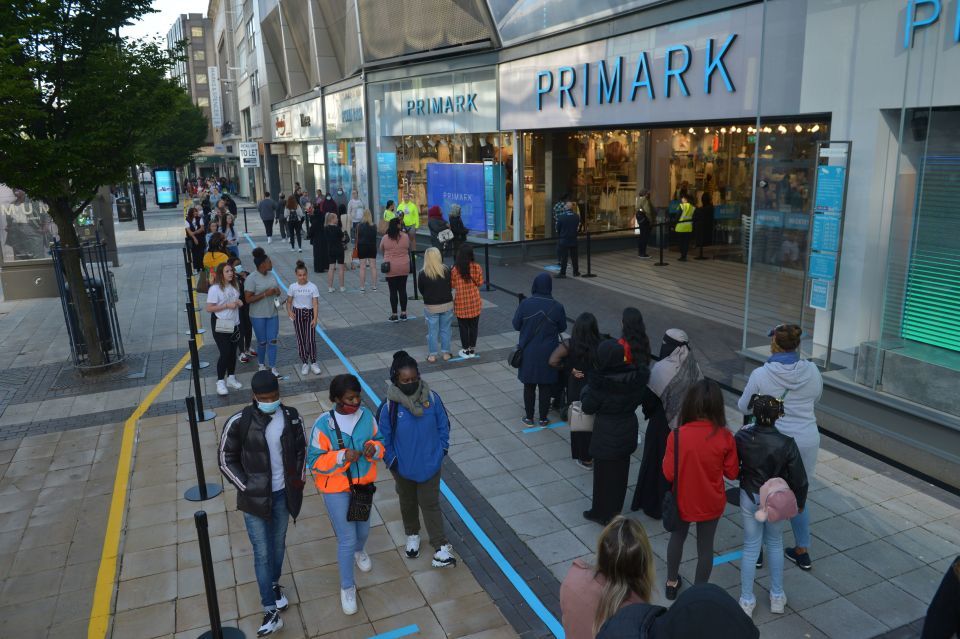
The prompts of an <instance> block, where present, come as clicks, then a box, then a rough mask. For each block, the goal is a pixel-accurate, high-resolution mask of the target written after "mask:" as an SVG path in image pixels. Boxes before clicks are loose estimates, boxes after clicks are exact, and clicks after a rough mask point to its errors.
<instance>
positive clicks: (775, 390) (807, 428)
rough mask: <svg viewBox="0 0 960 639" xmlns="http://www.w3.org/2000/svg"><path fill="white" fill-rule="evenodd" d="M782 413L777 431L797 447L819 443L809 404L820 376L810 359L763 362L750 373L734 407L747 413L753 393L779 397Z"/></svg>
mask: <svg viewBox="0 0 960 639" xmlns="http://www.w3.org/2000/svg"><path fill="white" fill-rule="evenodd" d="M784 391H789V392H788V393H787V394H786V397H784V399H783V407H784V412H785V414H784V416H783V417H781V418H780V419H779V420H777V424H776V426H777V430H779V431H780V432H781V433H783V434H784V435H789V436H790V437H793V438H794V440H796V442H797V446H798V447H800V448H810V447H814V446H819V445H820V433H819V431H817V416H816V415H815V414H814V411H813V407H814V404H816V403H817V401H819V400H820V394H821V393H822V392H823V378H822V377H821V376H820V370H819V369H818V368H817V367H816V365H815V364H814V363H813V362H808V361H807V360H800V361H799V362H795V363H793V364H782V363H780V362H767V363H765V364H764V365H763V366H761V367H760V368H757V369H755V370H754V371H753V372H752V373H751V374H750V379H749V380H748V381H747V386H746V388H744V389H743V395H742V396H741V397H740V401H738V402H737V408H739V409H740V412H741V413H744V414H745V415H749V414H750V410H749V409H748V408H747V405H748V404H749V403H750V398H751V397H753V396H754V395H771V396H773V397H783V394H784Z"/></svg>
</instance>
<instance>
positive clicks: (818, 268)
mask: <svg viewBox="0 0 960 639" xmlns="http://www.w3.org/2000/svg"><path fill="white" fill-rule="evenodd" d="M836 273H837V254H836V253H813V254H812V255H810V277H811V278H813V279H820V280H828V281H831V282H832V281H833V279H834V278H835V277H836Z"/></svg>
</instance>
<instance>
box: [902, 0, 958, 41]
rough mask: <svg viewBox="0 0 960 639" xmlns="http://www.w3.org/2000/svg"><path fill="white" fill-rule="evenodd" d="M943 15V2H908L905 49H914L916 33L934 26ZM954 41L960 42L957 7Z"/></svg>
mask: <svg viewBox="0 0 960 639" xmlns="http://www.w3.org/2000/svg"><path fill="white" fill-rule="evenodd" d="M941 13H943V5H942V3H941V0H908V1H907V10H906V13H905V15H906V17H905V19H904V20H905V23H904V25H903V48H904V49H909V48H910V47H912V46H913V34H914V32H916V31H917V30H918V29H922V28H925V27H929V26H930V25H931V24H934V23H935V22H936V21H937V20H939V19H940V14H941ZM953 41H954V43H957V42H960V6H958V7H957V10H956V17H955V18H954V23H953Z"/></svg>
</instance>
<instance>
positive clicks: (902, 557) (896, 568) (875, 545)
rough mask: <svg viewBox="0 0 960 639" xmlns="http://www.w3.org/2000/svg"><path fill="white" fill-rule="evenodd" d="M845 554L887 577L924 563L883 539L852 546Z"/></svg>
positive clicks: (908, 570) (914, 568)
mask: <svg viewBox="0 0 960 639" xmlns="http://www.w3.org/2000/svg"><path fill="white" fill-rule="evenodd" d="M845 554H846V557H848V558H850V559H853V560H854V561H857V562H858V563H860V564H861V565H863V566H865V567H866V568H869V569H870V570H872V571H873V572H875V573H877V574H878V575H880V576H881V577H884V578H885V579H890V578H893V577H896V576H897V575H902V574H904V573H907V572H910V571H912V570H916V569H917V568H919V567H921V566H923V565H924V562H922V561H921V560H919V559H917V558H915V557H913V556H911V555H909V554H907V553H905V552H903V551H902V550H900V549H898V548H896V547H895V546H892V545H890V544H889V543H887V542H886V541H885V540H883V539H878V540H876V541H872V542H870V543H868V544H864V545H862V546H858V547H856V548H851V549H850V550H848V551H847V552H846V553H845ZM819 565H820V562H819V561H818V562H817V569H818V572H819Z"/></svg>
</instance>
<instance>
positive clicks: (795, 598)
mask: <svg viewBox="0 0 960 639" xmlns="http://www.w3.org/2000/svg"><path fill="white" fill-rule="evenodd" d="M815 570H816V568H814V570H813V571H810V572H805V571H803V570H800V569H798V568H791V569H786V570H784V571H783V590H784V592H786V593H787V599H788V604H787V605H789V606H790V608H792V609H793V610H796V611H803V610H807V609H809V608H813V607H815V606H818V605H821V604H823V603H825V602H828V601H833V600H836V599H839V598H840V594H839V593H838V592H837V591H835V590H834V589H833V588H831V587H830V586H828V585H826V584H825V583H823V582H822V581H820V579H818V578H817V577H816V575H815V574H814V571H815ZM757 582H758V583H759V584H761V585H762V586H763V587H764V588H765V589H767V590H768V591H769V589H770V575H769V574H767V575H764V576H762V577H760V578H758V579H757ZM810 621H811V623H813V620H812V619H810ZM825 632H827V631H826V630H825ZM828 634H829V632H828Z"/></svg>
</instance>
